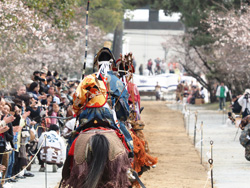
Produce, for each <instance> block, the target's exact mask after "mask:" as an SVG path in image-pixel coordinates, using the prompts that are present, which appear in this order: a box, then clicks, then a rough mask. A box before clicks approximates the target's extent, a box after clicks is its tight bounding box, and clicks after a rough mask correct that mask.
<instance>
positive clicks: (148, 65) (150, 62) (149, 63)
mask: <svg viewBox="0 0 250 188" xmlns="http://www.w3.org/2000/svg"><path fill="white" fill-rule="evenodd" d="M152 67H153V62H152V59H149V60H148V64H147V68H148V71H149V75H150V73H151V74H152V75H153V70H152Z"/></svg>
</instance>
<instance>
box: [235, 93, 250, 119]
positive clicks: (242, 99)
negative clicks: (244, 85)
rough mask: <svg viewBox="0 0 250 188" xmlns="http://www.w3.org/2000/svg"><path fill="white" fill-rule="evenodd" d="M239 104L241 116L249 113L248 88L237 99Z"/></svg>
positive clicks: (249, 99)
mask: <svg viewBox="0 0 250 188" xmlns="http://www.w3.org/2000/svg"><path fill="white" fill-rule="evenodd" d="M238 103H239V104H240V105H241V107H242V109H241V112H242V118H244V117H246V116H247V115H250V89H246V90H245V92H244V94H243V95H242V96H241V97H240V98H239V99H238Z"/></svg>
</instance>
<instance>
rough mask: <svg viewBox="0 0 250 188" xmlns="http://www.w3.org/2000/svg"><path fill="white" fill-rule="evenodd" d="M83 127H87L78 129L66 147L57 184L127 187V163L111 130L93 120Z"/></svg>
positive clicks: (80, 187) (82, 187) (83, 187)
mask: <svg viewBox="0 0 250 188" xmlns="http://www.w3.org/2000/svg"><path fill="white" fill-rule="evenodd" d="M91 124H92V125H93V124H95V125H93V126H92V125H91ZM86 127H91V128H87V129H85V130H84V131H82V132H81V133H80V134H79V136H78V137H77V138H76V139H75V141H74V142H73V144H72V146H71V148H70V151H69V153H68V156H67V158H66V161H65V163H64V167H63V170H62V183H61V185H62V186H61V187H63V188H66V187H74V188H113V187H116V188H129V187H130V186H131V183H130V180H129V177H128V175H127V174H128V172H129V169H130V168H131V163H130V160H129V158H128V151H127V149H126V148H125V147H124V145H123V143H122V141H121V140H120V138H119V137H118V136H117V134H116V132H115V130H112V129H109V128H107V127H106V126H105V125H103V124H101V123H100V124H98V122H97V120H96V119H95V120H93V121H91V122H90V123H88V125H86V126H85V128H86ZM93 127H95V128H93ZM105 127H106V128H105Z"/></svg>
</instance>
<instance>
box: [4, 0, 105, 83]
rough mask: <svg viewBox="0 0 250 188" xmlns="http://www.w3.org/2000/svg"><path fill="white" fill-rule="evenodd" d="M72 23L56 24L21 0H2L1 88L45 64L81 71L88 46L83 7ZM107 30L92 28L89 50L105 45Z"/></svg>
mask: <svg viewBox="0 0 250 188" xmlns="http://www.w3.org/2000/svg"><path fill="white" fill-rule="evenodd" d="M74 11H75V13H76V15H75V17H74V19H72V20H71V23H70V25H69V26H68V27H67V28H65V27H57V26H55V25H53V22H52V21H51V20H46V19H44V17H43V16H40V14H37V12H36V11H34V10H33V9H31V8H29V7H28V6H26V5H25V4H23V3H22V1H20V0H6V1H0V43H1V45H0V66H1V69H0V88H11V87H12V86H13V85H15V84H16V83H20V82H22V81H24V80H26V79H27V78H29V77H30V76H31V74H32V72H33V71H34V70H40V69H41V67H42V64H45V65H47V66H48V67H49V68H50V69H51V70H57V71H58V72H64V74H65V75H68V74H69V73H72V72H80V71H79V70H80V69H81V68H82V60H81V59H82V58H81V57H82V56H83V54H84V50H85V49H84V48H85V29H84V25H85V19H84V17H83V16H82V15H81V14H80V12H82V11H83V10H80V8H75V10H74ZM104 36H105V33H104V32H102V31H101V30H100V29H99V28H98V27H95V26H93V25H90V27H89V44H90V45H89V48H90V49H91V50H90V53H91V52H92V53H95V52H96V50H97V49H98V48H99V47H100V46H102V45H103V41H104V38H103V37H104Z"/></svg>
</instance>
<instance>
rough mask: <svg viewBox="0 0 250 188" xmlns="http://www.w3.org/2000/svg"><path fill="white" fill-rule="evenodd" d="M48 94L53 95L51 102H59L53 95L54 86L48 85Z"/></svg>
mask: <svg viewBox="0 0 250 188" xmlns="http://www.w3.org/2000/svg"><path fill="white" fill-rule="evenodd" d="M48 94H49V95H51V96H52V97H53V102H56V103H57V104H60V99H59V98H58V97H57V96H56V95H55V86H50V88H49V90H48Z"/></svg>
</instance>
